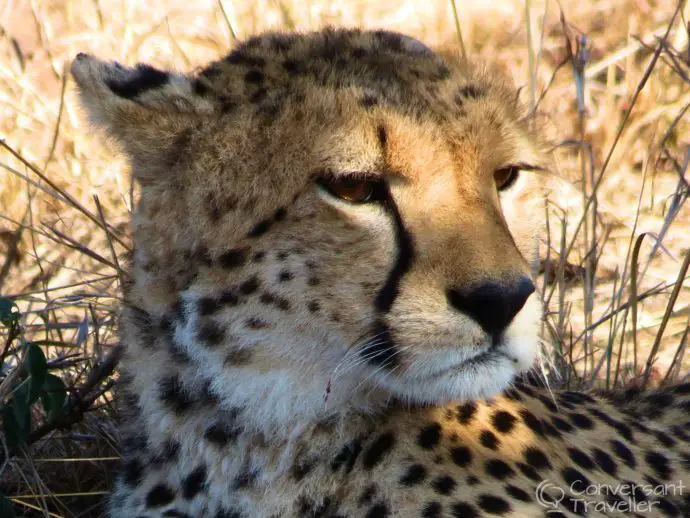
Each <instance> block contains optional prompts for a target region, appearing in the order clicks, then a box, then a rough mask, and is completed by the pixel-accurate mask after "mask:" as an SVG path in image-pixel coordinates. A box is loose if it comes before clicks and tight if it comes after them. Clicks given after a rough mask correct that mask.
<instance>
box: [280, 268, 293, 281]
mask: <svg viewBox="0 0 690 518" xmlns="http://www.w3.org/2000/svg"><path fill="white" fill-rule="evenodd" d="M294 278H295V275H294V274H293V273H292V272H289V271H287V270H283V271H282V272H280V275H279V276H278V280H279V281H280V282H287V281H291V280H292V279H294Z"/></svg>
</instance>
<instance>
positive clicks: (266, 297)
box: [259, 292, 276, 304]
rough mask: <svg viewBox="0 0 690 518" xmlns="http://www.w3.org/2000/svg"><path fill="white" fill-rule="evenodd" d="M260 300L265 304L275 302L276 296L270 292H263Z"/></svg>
mask: <svg viewBox="0 0 690 518" xmlns="http://www.w3.org/2000/svg"><path fill="white" fill-rule="evenodd" d="M259 300H260V301H261V302H262V303H263V304H273V303H274V302H275V301H276V298H275V297H274V296H273V295H271V294H270V293H268V292H266V293H262V294H261V297H259Z"/></svg>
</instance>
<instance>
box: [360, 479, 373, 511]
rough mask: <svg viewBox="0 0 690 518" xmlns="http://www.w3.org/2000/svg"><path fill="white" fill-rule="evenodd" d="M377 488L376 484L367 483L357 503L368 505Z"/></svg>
mask: <svg viewBox="0 0 690 518" xmlns="http://www.w3.org/2000/svg"><path fill="white" fill-rule="evenodd" d="M377 490H378V489H377V487H376V484H369V485H368V486H367V487H366V488H365V489H364V491H363V492H362V494H361V495H360V497H359V505H360V506H363V505H369V504H370V503H371V502H372V500H373V499H374V497H375V496H376V491H377Z"/></svg>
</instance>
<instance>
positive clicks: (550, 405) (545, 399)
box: [537, 395, 558, 412]
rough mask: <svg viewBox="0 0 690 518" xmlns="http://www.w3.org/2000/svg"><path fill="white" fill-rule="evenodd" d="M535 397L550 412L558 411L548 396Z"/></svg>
mask: <svg viewBox="0 0 690 518" xmlns="http://www.w3.org/2000/svg"><path fill="white" fill-rule="evenodd" d="M537 399H539V401H541V402H542V404H543V405H544V406H545V407H546V408H547V409H548V410H549V411H551V412H558V407H557V406H556V405H555V403H554V402H553V400H552V399H551V398H550V397H548V396H542V395H537Z"/></svg>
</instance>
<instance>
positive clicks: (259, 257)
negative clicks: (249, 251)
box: [252, 252, 266, 263]
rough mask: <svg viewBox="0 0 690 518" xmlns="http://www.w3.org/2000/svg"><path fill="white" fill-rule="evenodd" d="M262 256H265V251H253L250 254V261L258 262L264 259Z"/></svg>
mask: <svg viewBox="0 0 690 518" xmlns="http://www.w3.org/2000/svg"><path fill="white" fill-rule="evenodd" d="M264 257H266V252H255V253H254V255H253V256H252V261H254V262H255V263H260V262H261V261H263V260H264Z"/></svg>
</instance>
